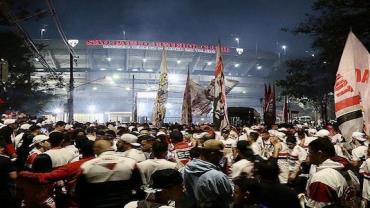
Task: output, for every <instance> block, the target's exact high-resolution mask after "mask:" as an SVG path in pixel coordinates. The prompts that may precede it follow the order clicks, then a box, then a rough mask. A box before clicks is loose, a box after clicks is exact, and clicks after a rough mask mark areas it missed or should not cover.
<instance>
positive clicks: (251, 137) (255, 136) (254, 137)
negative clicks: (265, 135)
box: [248, 131, 259, 142]
mask: <svg viewBox="0 0 370 208" xmlns="http://www.w3.org/2000/svg"><path fill="white" fill-rule="evenodd" d="M258 136H259V134H258V132H255V131H252V132H250V133H249V136H248V139H249V140H250V141H252V142H255V141H257V139H258Z"/></svg>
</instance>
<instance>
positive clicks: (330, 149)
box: [308, 137, 335, 165]
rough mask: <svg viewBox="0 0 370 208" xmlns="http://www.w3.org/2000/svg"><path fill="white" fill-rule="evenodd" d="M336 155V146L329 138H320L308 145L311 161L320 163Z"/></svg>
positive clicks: (315, 163) (316, 163)
mask: <svg viewBox="0 0 370 208" xmlns="http://www.w3.org/2000/svg"><path fill="white" fill-rule="evenodd" d="M334 156H335V148H334V145H333V144H332V143H331V141H330V139H328V138H324V137H322V138H318V139H315V140H313V141H312V142H310V144H309V145H308V158H309V162H310V163H311V164H314V165H319V164H321V163H322V162H324V161H325V160H327V159H329V158H331V157H334Z"/></svg>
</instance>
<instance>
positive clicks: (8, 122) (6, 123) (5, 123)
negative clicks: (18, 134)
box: [4, 119, 16, 125]
mask: <svg viewBox="0 0 370 208" xmlns="http://www.w3.org/2000/svg"><path fill="white" fill-rule="evenodd" d="M15 122H16V120H15V119H5V120H4V125H10V124H13V123H15Z"/></svg>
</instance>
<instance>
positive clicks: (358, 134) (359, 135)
mask: <svg viewBox="0 0 370 208" xmlns="http://www.w3.org/2000/svg"><path fill="white" fill-rule="evenodd" d="M352 138H354V139H357V140H358V141H361V142H364V141H366V140H367V138H366V136H365V134H364V133H361V132H358V131H355V132H353V133H352Z"/></svg>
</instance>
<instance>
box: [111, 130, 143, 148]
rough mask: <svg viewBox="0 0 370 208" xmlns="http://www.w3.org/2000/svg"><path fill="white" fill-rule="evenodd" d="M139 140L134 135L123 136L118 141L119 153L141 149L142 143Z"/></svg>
mask: <svg viewBox="0 0 370 208" xmlns="http://www.w3.org/2000/svg"><path fill="white" fill-rule="evenodd" d="M137 140H138V137H137V136H135V135H133V134H122V135H121V137H120V138H119V139H118V140H117V144H116V145H117V151H119V152H124V151H127V150H129V149H132V148H135V147H140V143H138V141H137Z"/></svg>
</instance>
